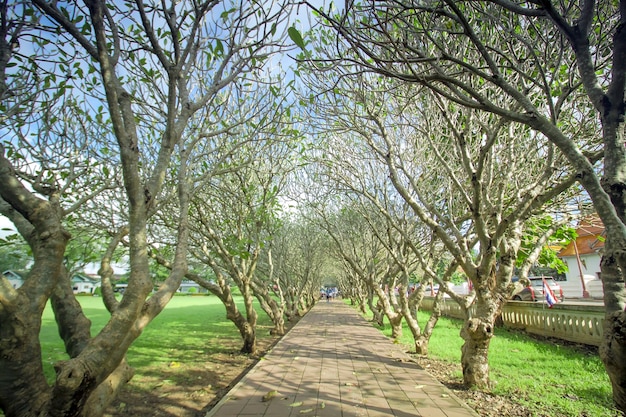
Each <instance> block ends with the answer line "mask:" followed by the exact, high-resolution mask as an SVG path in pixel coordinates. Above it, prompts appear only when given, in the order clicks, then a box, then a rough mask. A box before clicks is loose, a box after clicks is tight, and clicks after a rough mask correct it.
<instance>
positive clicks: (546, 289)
mask: <svg viewBox="0 0 626 417" xmlns="http://www.w3.org/2000/svg"><path fill="white" fill-rule="evenodd" d="M543 294H544V295H545V296H546V302H547V303H548V307H550V308H552V306H553V305H555V304H556V303H558V302H559V300H558V299H557V298H556V296H555V295H554V291H552V289H551V288H550V286H549V285H548V283H547V282H546V279H545V278H543Z"/></svg>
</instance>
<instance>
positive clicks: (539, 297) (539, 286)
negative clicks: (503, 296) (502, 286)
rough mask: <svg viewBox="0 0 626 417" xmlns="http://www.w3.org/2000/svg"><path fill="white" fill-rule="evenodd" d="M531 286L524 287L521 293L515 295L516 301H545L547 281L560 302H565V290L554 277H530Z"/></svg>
mask: <svg viewBox="0 0 626 417" xmlns="http://www.w3.org/2000/svg"><path fill="white" fill-rule="evenodd" d="M528 280H529V281H530V285H528V286H526V287H524V288H523V289H522V290H521V291H519V292H517V293H515V294H514V295H513V300H515V301H545V300H546V296H545V294H544V293H543V281H544V280H545V281H546V284H548V287H550V289H551V290H552V292H553V293H554V296H555V297H556V298H557V300H558V301H563V299H564V297H563V288H561V286H560V285H559V284H558V283H557V282H556V281H555V280H554V278H552V277H528Z"/></svg>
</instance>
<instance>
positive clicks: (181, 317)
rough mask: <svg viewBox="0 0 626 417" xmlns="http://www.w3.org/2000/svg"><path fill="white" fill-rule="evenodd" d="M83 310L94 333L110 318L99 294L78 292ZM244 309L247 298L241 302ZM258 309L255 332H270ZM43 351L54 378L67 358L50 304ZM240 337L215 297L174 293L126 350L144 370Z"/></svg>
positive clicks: (224, 347)
mask: <svg viewBox="0 0 626 417" xmlns="http://www.w3.org/2000/svg"><path fill="white" fill-rule="evenodd" d="M79 301H80V303H81V305H82V307H83V311H84V312H85V315H86V316H87V317H88V318H89V319H90V320H91V321H92V332H91V333H92V335H94V334H96V332H97V331H99V330H100V329H101V328H102V327H103V326H104V325H105V324H106V322H107V320H108V318H109V313H108V312H107V311H106V309H105V308H104V305H103V304H102V299H101V298H99V297H79ZM239 307H240V309H241V310H242V311H243V303H241V305H240V306H239ZM257 310H258V311H259V318H258V325H257V338H264V337H269V336H266V335H268V333H269V329H270V328H271V321H270V320H269V318H268V317H267V315H266V314H265V313H264V312H263V311H260V309H257ZM41 344H42V354H43V355H42V357H43V363H44V371H45V373H46V377H47V378H48V380H49V381H53V379H54V370H53V364H54V363H55V362H56V361H58V360H63V359H67V355H66V354H65V351H64V347H63V342H62V341H61V339H60V337H59V335H58V331H57V327H56V323H55V321H54V316H53V313H52V309H51V308H50V305H48V306H47V307H46V310H45V311H44V315H43V317H42V329H41ZM241 346H242V342H241V337H240V335H239V332H238V330H237V328H236V327H235V325H234V324H233V323H232V322H230V321H229V320H227V319H226V310H225V309H224V306H223V304H222V303H221V302H220V300H219V299H218V298H217V297H213V296H186V297H173V298H172V300H171V301H170V302H169V303H168V305H167V307H166V308H165V309H164V310H163V312H161V314H159V315H158V316H157V317H156V318H155V319H154V320H153V321H152V323H150V324H149V325H148V327H147V328H146V330H145V331H144V332H143V334H142V335H141V336H140V337H139V338H138V339H137V340H136V341H135V343H133V345H132V346H131V347H130V349H129V351H128V355H127V357H128V361H129V363H130V365H131V366H133V367H134V368H136V375H141V373H142V372H143V370H148V369H149V368H152V369H156V368H158V367H159V366H163V364H171V363H177V364H185V365H186V366H189V367H192V366H193V364H195V363H201V362H202V361H203V360H204V359H203V358H205V357H206V355H208V354H212V353H220V352H221V353H231V352H234V351H235V352H236V351H237V350H238V349H239V348H241Z"/></svg>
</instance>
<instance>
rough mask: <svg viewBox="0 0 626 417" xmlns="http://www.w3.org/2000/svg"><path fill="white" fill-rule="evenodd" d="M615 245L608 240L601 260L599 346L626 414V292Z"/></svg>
mask: <svg viewBox="0 0 626 417" xmlns="http://www.w3.org/2000/svg"><path fill="white" fill-rule="evenodd" d="M612 247H613V242H612V241H609V239H607V242H606V245H605V254H604V256H603V257H602V265H601V269H602V284H603V286H604V294H605V301H604V302H605V308H606V316H605V322H604V335H603V340H602V344H601V345H600V349H599V354H600V359H601V360H602V362H603V363H604V367H605V369H606V372H607V374H608V376H609V379H610V381H611V386H612V388H613V401H614V402H615V405H616V407H617V408H618V409H619V410H622V411H624V410H626V312H625V311H624V300H626V294H625V293H626V288H625V287H624V279H623V277H622V275H621V274H620V272H621V271H623V269H622V268H620V266H619V265H620V262H619V261H618V259H619V257H620V255H621V254H620V253H614V251H612V250H611V248H612Z"/></svg>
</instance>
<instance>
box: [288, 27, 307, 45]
mask: <svg viewBox="0 0 626 417" xmlns="http://www.w3.org/2000/svg"><path fill="white" fill-rule="evenodd" d="M287 34H288V35H289V37H290V38H291V40H292V41H293V43H295V44H296V45H297V46H299V47H300V49H304V39H302V35H301V34H300V31H298V29H296V28H295V27H293V26H291V27H290V28H289V29H287Z"/></svg>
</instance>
